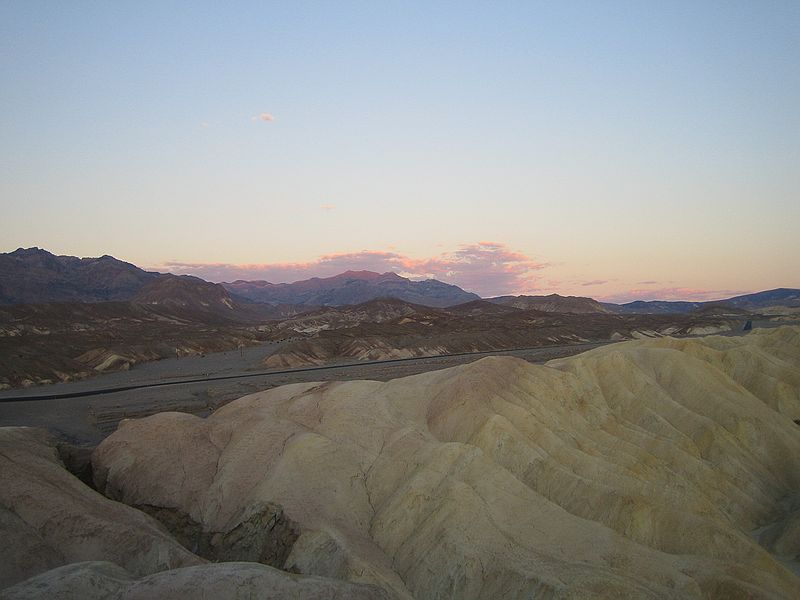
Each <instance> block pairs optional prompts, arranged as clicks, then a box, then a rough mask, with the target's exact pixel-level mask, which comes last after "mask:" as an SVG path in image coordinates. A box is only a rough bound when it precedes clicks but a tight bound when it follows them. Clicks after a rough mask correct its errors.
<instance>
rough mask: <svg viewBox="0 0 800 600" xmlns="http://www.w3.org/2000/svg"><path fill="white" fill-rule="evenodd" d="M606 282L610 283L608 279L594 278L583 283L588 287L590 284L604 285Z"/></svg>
mask: <svg viewBox="0 0 800 600" xmlns="http://www.w3.org/2000/svg"><path fill="white" fill-rule="evenodd" d="M604 283H608V279H592V280H591V281H584V282H582V283H581V285H582V286H584V287H586V286H589V285H603V284H604Z"/></svg>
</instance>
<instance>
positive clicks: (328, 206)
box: [319, 204, 336, 210]
mask: <svg viewBox="0 0 800 600" xmlns="http://www.w3.org/2000/svg"><path fill="white" fill-rule="evenodd" d="M319 207H320V208H321V209H322V210H334V209H335V208H336V205H335V204H320V205H319Z"/></svg>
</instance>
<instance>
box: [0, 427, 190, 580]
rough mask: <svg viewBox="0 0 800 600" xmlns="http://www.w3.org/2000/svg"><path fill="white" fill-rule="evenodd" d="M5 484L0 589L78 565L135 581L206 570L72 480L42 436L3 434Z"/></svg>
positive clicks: (25, 431)
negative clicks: (91, 563)
mask: <svg viewBox="0 0 800 600" xmlns="http://www.w3.org/2000/svg"><path fill="white" fill-rule="evenodd" d="M0 482H2V485H0V531H1V532H2V536H1V537H2V539H3V543H2V544H0V589H2V588H3V587H6V586H9V585H11V584H14V583H17V582H19V581H21V580H23V579H25V578H27V577H31V576H32V575H37V574H39V573H41V572H43V571H46V570H48V569H52V568H53V567H57V566H60V565H64V564H67V563H72V562H77V561H87V560H106V561H113V562H115V563H117V564H118V565H121V566H122V567H124V568H125V569H127V570H128V571H130V573H131V574H133V575H137V576H140V575H147V574H150V573H155V572H156V571H161V570H164V569H172V568H176V567H184V566H190V565H197V564H201V563H202V562H204V561H203V560H202V559H200V558H198V557H197V556H195V555H193V554H192V553H191V552H189V551H188V550H186V549H185V548H184V547H182V546H181V545H180V544H178V542H176V541H175V540H174V539H173V538H172V537H171V536H170V535H169V534H168V533H167V532H166V531H165V530H164V529H163V528H162V527H161V526H160V525H159V524H158V523H157V522H156V521H154V520H153V519H151V518H150V517H148V516H147V515H145V514H143V513H142V512H140V511H138V510H135V509H133V508H131V507H129V506H125V505H123V504H119V503H117V502H113V501H111V500H109V499H108V498H104V497H103V496H101V495H100V494H98V493H97V492H95V491H94V490H92V489H91V488H89V487H87V486H86V485H85V484H84V483H82V482H81V481H80V480H79V479H78V478H76V477H75V476H74V475H72V474H71V473H69V472H68V471H67V470H66V469H65V468H64V465H63V464H62V462H61V460H60V458H59V452H58V450H57V448H56V442H55V440H53V439H52V438H51V437H50V436H48V435H47V433H46V432H45V431H43V430H40V429H31V428H27V427H7V428H2V429H0Z"/></svg>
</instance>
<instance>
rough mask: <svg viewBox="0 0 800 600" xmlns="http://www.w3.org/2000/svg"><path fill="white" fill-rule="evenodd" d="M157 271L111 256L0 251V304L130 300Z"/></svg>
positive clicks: (20, 250)
mask: <svg viewBox="0 0 800 600" xmlns="http://www.w3.org/2000/svg"><path fill="white" fill-rule="evenodd" d="M158 277H159V274H158V273H151V272H148V271H144V270H142V269H140V268H139V267H137V266H135V265H132V264H130V263H126V262H124V261H121V260H117V259H116V258H114V257H112V256H101V257H100V258H77V257H75V256H56V255H55V254H51V253H50V252H48V251H46V250H42V249H40V248H19V249H18V250H15V251H14V252H9V253H7V254H0V304H21V303H40V302H105V301H113V300H130V299H131V298H133V297H134V296H135V295H136V293H137V292H138V291H139V290H140V289H141V288H142V287H143V286H144V285H145V284H147V283H149V282H152V281H153V280H155V279H156V278H158Z"/></svg>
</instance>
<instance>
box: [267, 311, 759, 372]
mask: <svg viewBox="0 0 800 600" xmlns="http://www.w3.org/2000/svg"><path fill="white" fill-rule="evenodd" d="M386 304H388V306H390V307H391V310H387V307H386ZM742 322H743V321H742V318H741V317H740V316H733V317H731V316H728V315H717V314H713V313H712V314H708V315H637V314H634V315H616V314H608V313H596V312H590V313H582V314H574V313H553V312H544V311H541V310H523V309H519V308H514V307H512V306H507V305H501V304H494V303H491V302H488V301H485V300H478V301H472V302H469V303H466V304H462V305H458V306H454V307H450V308H427V307H420V306H415V305H412V304H408V303H403V302H401V301H397V300H394V301H391V302H387V301H373V302H367V303H365V304H361V305H358V306H356V307H338V308H328V309H325V310H323V311H319V312H315V313H308V314H305V315H301V316H299V317H295V318H290V319H286V320H284V321H283V322H281V323H279V324H277V325H276V326H275V327H274V328H273V329H272V331H271V333H270V337H271V338H272V339H274V340H283V339H286V338H294V337H297V336H301V337H300V339H295V340H294V341H291V342H288V343H286V344H284V345H283V346H281V348H280V349H278V350H277V351H276V352H275V353H273V354H272V355H270V356H269V357H267V359H266V360H265V366H267V367H270V368H294V367H301V366H309V365H323V364H327V363H333V362H337V361H352V360H383V359H392V358H412V357H420V356H434V355H440V354H454V353H460V352H483V351H489V350H508V349H513V348H526V347H533V346H546V345H553V344H572V343H578V342H589V341H592V342H594V341H609V340H612V341H613V340H622V339H630V338H635V337H655V336H660V335H686V334H702V333H714V332H719V331H727V330H730V329H734V328H738V327H740V326H741V323H742Z"/></svg>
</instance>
